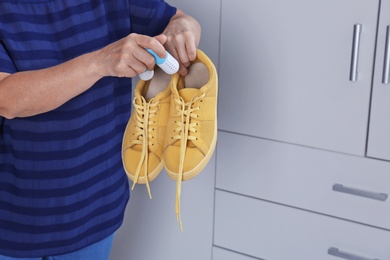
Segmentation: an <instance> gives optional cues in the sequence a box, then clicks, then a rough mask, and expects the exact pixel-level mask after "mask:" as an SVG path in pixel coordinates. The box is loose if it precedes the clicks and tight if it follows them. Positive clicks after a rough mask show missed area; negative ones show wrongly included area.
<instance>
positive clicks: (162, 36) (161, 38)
mask: <svg viewBox="0 0 390 260" xmlns="http://www.w3.org/2000/svg"><path fill="white" fill-rule="evenodd" d="M154 38H155V39H156V40H157V41H159V42H160V43H161V44H162V45H164V44H165V42H166V41H167V36H166V35H165V34H159V35H157V36H155V37H154Z"/></svg>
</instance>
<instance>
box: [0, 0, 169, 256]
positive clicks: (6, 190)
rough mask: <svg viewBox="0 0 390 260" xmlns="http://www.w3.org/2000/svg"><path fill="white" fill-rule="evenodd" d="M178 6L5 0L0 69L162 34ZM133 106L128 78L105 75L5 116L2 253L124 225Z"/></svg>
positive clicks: (52, 249) (46, 249) (48, 251)
mask: <svg viewBox="0 0 390 260" xmlns="http://www.w3.org/2000/svg"><path fill="white" fill-rule="evenodd" d="M175 12H176V9H175V8H173V7H171V6H169V5H168V4H166V3H165V2H163V1H162V0H93V1H91V0H1V1H0V71H1V72H8V73H15V72H19V71H27V70H36V69H41V68H47V67H50V66H53V65H57V64H60V63H62V62H65V61H67V60H69V59H72V58H74V57H77V56H79V55H82V54H84V53H87V52H91V51H94V50H97V49H100V48H102V47H104V46H106V45H108V44H110V43H112V42H114V41H117V40H119V39H121V38H123V37H125V36H126V35H128V34H129V33H131V32H136V33H140V34H146V35H156V34H159V33H161V32H162V31H163V29H164V28H165V26H166V25H167V23H168V22H169V19H170V18H171V17H172V15H174V13H175ZM130 107H131V79H126V78H115V77H105V78H102V79H101V80H99V81H98V82H97V83H96V84H95V85H94V86H93V87H92V88H90V89H89V90H88V91H86V92H84V93H82V94H81V95H79V96H77V97H75V98H73V99H72V100H70V101H68V102H67V103H65V104H64V105H62V106H61V107H59V108H57V109H55V110H53V111H50V112H47V113H43V114H40V115H36V116H32V117H26V118H15V119H12V120H8V119H6V118H3V117H0V255H8V256H13V257H38V256H47V255H58V254H62V253H67V252H71V251H74V250H77V249H80V248H82V247H85V246H88V245H90V244H92V243H94V242H97V241H99V240H101V239H103V238H105V237H107V236H108V235H110V234H112V233H113V232H114V231H115V230H116V229H118V228H119V226H120V225H121V223H122V220H123V214H124V209H125V207H126V204H127V201H128V198H129V189H128V182H127V178H126V175H125V173H124V171H123V168H122V162H121V155H120V152H121V141H122V137H123V132H124V128H125V126H126V123H127V121H128V119H129V116H130Z"/></svg>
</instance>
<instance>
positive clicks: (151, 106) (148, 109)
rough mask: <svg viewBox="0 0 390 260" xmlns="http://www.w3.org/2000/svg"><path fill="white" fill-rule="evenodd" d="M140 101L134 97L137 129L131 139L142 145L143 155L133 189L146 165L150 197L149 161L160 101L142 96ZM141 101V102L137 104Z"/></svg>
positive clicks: (146, 180) (145, 173)
mask: <svg viewBox="0 0 390 260" xmlns="http://www.w3.org/2000/svg"><path fill="white" fill-rule="evenodd" d="M138 100H139V102H137V98H134V100H133V104H134V107H135V109H136V125H135V128H136V131H135V132H134V134H133V135H134V136H133V139H132V140H131V141H130V143H131V144H134V145H141V146H142V152H141V157H140V160H139V162H138V166H137V169H136V172H135V176H134V181H133V186H132V188H131V189H134V186H135V184H136V183H138V178H139V176H140V173H141V170H142V166H144V167H143V168H144V176H145V183H146V187H147V190H148V193H149V197H150V198H152V194H151V191H150V186H149V179H148V161H149V158H148V156H149V149H148V148H149V146H150V145H152V146H153V145H154V142H153V139H154V138H155V137H154V136H153V134H152V133H153V131H154V128H153V125H154V124H155V123H156V122H155V121H153V118H154V117H155V116H156V113H157V111H158V108H159V106H158V105H159V101H158V100H157V101H156V102H153V101H154V100H153V99H151V100H150V101H149V102H146V100H145V98H144V97H142V96H141V97H140V98H139V99H138ZM137 103H140V104H137Z"/></svg>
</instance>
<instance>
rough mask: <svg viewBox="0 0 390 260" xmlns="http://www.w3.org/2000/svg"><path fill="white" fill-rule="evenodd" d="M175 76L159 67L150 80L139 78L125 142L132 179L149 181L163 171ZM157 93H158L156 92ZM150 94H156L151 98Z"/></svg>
mask: <svg viewBox="0 0 390 260" xmlns="http://www.w3.org/2000/svg"><path fill="white" fill-rule="evenodd" d="M174 79H177V76H176V77H174V76H173V77H171V76H170V75H167V74H165V73H164V72H162V71H161V70H159V69H156V70H155V74H154V77H153V78H152V79H151V80H150V81H143V80H139V82H138V84H137V86H136V88H135V90H134V99H133V105H134V106H133V112H132V115H131V117H130V120H129V122H128V124H127V126H126V130H125V133H124V136H123V142H122V162H123V166H124V169H125V171H126V174H127V176H128V178H129V179H130V180H131V181H133V186H132V189H134V186H135V184H136V183H142V184H146V187H147V189H148V193H149V196H150V198H152V195H151V192H150V186H149V182H150V181H152V180H154V179H155V178H156V177H157V176H158V174H159V173H160V172H161V170H162V168H163V166H164V162H163V159H162V157H163V144H164V140H165V131H166V124H167V121H168V115H169V103H170V95H171V90H170V87H169V84H171V83H172V81H173V80H174ZM156 92H157V93H156ZM150 96H152V97H151V98H150Z"/></svg>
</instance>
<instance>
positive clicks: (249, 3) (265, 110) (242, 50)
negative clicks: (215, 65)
mask: <svg viewBox="0 0 390 260" xmlns="http://www.w3.org/2000/svg"><path fill="white" fill-rule="evenodd" d="M221 13H222V23H221V51H220V85H221V90H223V91H220V94H219V97H220V101H219V111H220V113H219V123H220V124H219V127H220V129H222V130H227V131H233V132H239V133H245V134H248V135H254V136H259V137H265V138H269V139H275V140H281V141H285V142H291V143H297V144H303V145H307V146H313V147H319V148H324V149H328V150H334V151H341V152H345V153H351V154H357V155H365V147H366V137H367V122H368V111H369V100H370V91H371V80H372V64H373V59H374V49H375V35H376V26H377V15H378V1H377V0H343V1H339V0H328V1H312V0H296V1H284V0H275V1H259V0H242V1H236V0H223V1H222V12H221ZM355 24H361V25H362V31H361V34H360V38H359V39H360V41H359V43H360V45H359V46H360V48H359V53H358V80H357V81H355V82H352V81H350V80H349V76H350V70H351V56H352V55H351V51H352V45H353V44H352V38H353V29H354V25H355Z"/></svg>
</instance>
